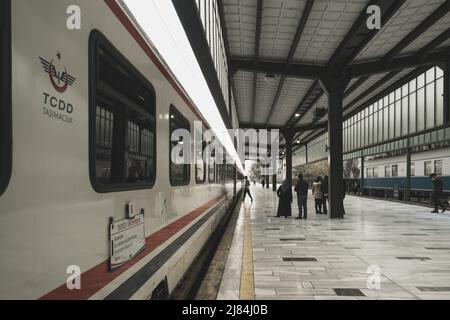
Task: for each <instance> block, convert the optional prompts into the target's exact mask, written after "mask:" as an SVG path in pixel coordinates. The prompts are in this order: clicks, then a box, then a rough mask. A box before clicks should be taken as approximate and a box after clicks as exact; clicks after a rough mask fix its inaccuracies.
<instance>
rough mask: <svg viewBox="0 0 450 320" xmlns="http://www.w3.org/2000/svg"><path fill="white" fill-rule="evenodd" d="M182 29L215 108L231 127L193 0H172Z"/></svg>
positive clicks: (227, 125)
mask: <svg viewBox="0 0 450 320" xmlns="http://www.w3.org/2000/svg"><path fill="white" fill-rule="evenodd" d="M172 3H173V6H174V7H175V9H176V11H177V14H178V17H179V19H180V21H181V24H182V25H183V28H184V31H185V32H186V35H187V37H188V39H189V42H190V44H191V47H192V50H193V51H194V53H195V57H196V58H197V61H198V64H199V65H200V68H201V70H202V73H203V75H204V77H205V80H206V83H207V84H208V87H209V90H210V91H211V94H212V96H213V98H214V101H215V102H216V105H217V108H218V110H219V112H220V115H221V117H222V119H223V122H224V123H225V126H226V127H227V128H231V127H232V124H231V119H230V115H229V114H228V106H227V104H226V102H225V97H224V96H223V92H222V87H221V85H220V82H219V79H218V77H217V72H216V67H215V65H214V61H213V59H212V57H211V50H210V48H209V44H208V39H207V38H206V35H205V30H204V28H203V23H202V21H201V19H200V17H199V13H198V10H197V4H196V2H195V0H172Z"/></svg>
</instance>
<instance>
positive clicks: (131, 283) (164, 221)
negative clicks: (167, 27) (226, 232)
mask: <svg viewBox="0 0 450 320" xmlns="http://www.w3.org/2000/svg"><path fill="white" fill-rule="evenodd" d="M72 4H74V2H73V1H69V0H58V1H55V0H39V1H33V0H14V1H11V0H2V1H1V2H0V12H1V15H2V19H1V24H2V28H1V37H2V42H1V45H2V47H1V57H2V89H1V90H2V91H1V92H2V100H1V105H0V115H1V117H0V121H1V122H0V126H1V131H0V139H1V140H0V141H1V144H0V148H1V150H0V155H1V157H0V158H1V159H2V160H1V162H0V177H1V178H0V253H1V255H2V259H1V262H0V299H148V298H151V297H152V295H153V296H155V295H157V293H158V292H160V291H165V292H166V293H170V292H171V291H172V290H173V289H174V288H175V287H176V285H177V283H178V282H179V280H180V279H181V278H182V276H183V274H184V273H185V271H186V270H187V269H188V268H189V266H190V265H191V263H192V261H193V260H194V258H195V257H196V256H197V254H198V253H199V251H200V249H201V248H202V247H203V245H204V244H205V242H206V241H207V239H208V238H209V236H210V235H211V234H212V233H213V232H214V230H215V228H216V225H217V224H218V222H219V221H220V219H221V218H222V217H223V216H224V215H225V214H226V212H227V208H228V207H229V206H230V204H231V202H232V201H233V198H234V196H235V194H236V192H235V183H236V182H235V181H236V179H235V177H236V173H235V171H234V169H233V168H230V167H229V166H228V167H224V166H222V167H217V166H212V167H211V168H209V169H208V170H205V168H204V167H196V166H194V165H192V166H176V165H173V164H171V162H170V161H169V154H170V150H171V147H172V146H173V145H172V143H171V142H170V133H171V132H172V131H173V130H174V129H177V128H187V129H190V130H191V132H192V131H193V128H194V121H195V120H203V121H204V123H205V125H207V121H205V120H204V119H202V118H201V116H200V113H199V112H198V110H197V109H196V107H195V106H194V105H193V103H192V102H191V101H190V99H189V98H188V97H187V96H186V94H185V93H184V91H183V90H182V88H181V87H180V86H179V84H178V83H177V81H176V79H174V77H173V76H172V74H171V73H170V71H169V70H167V68H166V67H165V65H164V63H163V61H162V59H161V58H160V57H159V56H158V54H157V53H156V51H155V50H154V48H152V46H151V44H150V43H149V41H147V40H146V38H145V36H144V35H143V33H142V32H141V30H140V29H139V28H138V27H137V26H136V24H135V23H133V19H132V18H131V17H130V16H129V15H128V14H127V12H126V10H125V9H124V8H123V7H122V6H121V5H120V2H117V1H115V0H94V1H92V0H89V1H87V0H84V1H76V4H78V5H79V6H80V7H81V10H82V25H81V29H80V30H69V29H68V28H67V24H66V23H67V21H66V20H67V15H66V10H67V8H68V7H69V6H71V5H72ZM206 120H207V119H206ZM131 211H133V212H134V214H138V215H141V214H143V215H142V219H141V220H139V222H140V226H141V224H143V226H144V229H145V231H143V232H145V236H144V241H145V246H143V248H141V249H142V250H141V251H140V252H136V255H135V256H130V257H129V258H130V259H129V260H130V261H125V262H124V264H123V265H122V266H120V267H118V268H115V269H114V270H112V268H111V267H112V263H111V256H112V255H114V252H111V247H112V244H111V235H110V228H111V225H112V224H113V223H114V222H117V221H125V222H126V221H127V220H126V219H127V215H130V214H131ZM133 221H134V220H133ZM121 250H131V249H130V248H127V247H124V248H122V249H121ZM116 254H117V252H116ZM78 271H80V272H81V276H80V277H78V274H77V272H78Z"/></svg>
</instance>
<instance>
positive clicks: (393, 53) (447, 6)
mask: <svg viewBox="0 0 450 320" xmlns="http://www.w3.org/2000/svg"><path fill="white" fill-rule="evenodd" d="M449 10H450V0H447V1H445V2H444V3H443V4H442V5H441V6H440V7H439V8H437V9H436V10H435V11H434V12H433V13H432V14H430V15H429V16H428V17H427V18H426V19H425V20H424V21H422V22H421V23H420V24H419V25H418V26H417V27H415V28H414V29H413V30H412V31H411V32H410V33H408V35H406V37H404V38H403V39H402V40H401V41H400V42H399V43H397V45H395V46H394V47H393V48H392V49H391V50H390V51H389V52H388V53H387V54H386V55H385V56H384V57H383V64H385V65H390V64H391V63H392V62H393V60H394V59H395V58H396V57H397V56H398V54H400V53H401V52H402V51H403V49H405V48H406V47H408V46H409V45H410V44H411V43H412V42H414V41H415V40H416V39H417V38H418V37H419V36H420V35H422V34H423V33H424V32H425V31H427V30H428V29H429V28H431V27H432V26H433V25H434V24H436V23H437V22H438V21H439V20H440V19H441V18H442V17H444V16H445V15H446V14H447V13H448V12H449Z"/></svg>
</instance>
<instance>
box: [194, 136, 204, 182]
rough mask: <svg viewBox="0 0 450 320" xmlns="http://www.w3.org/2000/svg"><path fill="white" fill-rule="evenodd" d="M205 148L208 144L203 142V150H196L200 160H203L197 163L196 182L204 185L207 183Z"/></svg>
mask: <svg viewBox="0 0 450 320" xmlns="http://www.w3.org/2000/svg"><path fill="white" fill-rule="evenodd" d="M196 134H197V133H196ZM198 147H200V146H198ZM205 148H206V142H205V141H203V142H202V145H201V150H196V152H197V153H198V154H197V156H198V157H199V158H200V157H201V159H198V160H196V163H195V182H196V183H197V184H203V183H205V182H206V163H205V160H204V154H205Z"/></svg>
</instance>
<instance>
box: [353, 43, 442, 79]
mask: <svg viewBox="0 0 450 320" xmlns="http://www.w3.org/2000/svg"><path fill="white" fill-rule="evenodd" d="M448 54H449V49H448V48H447V49H444V50H441V51H436V52H431V53H429V52H427V53H425V52H421V53H420V57H422V58H420V57H419V54H415V55H412V56H404V57H399V58H395V59H393V60H392V61H391V63H390V64H388V65H387V64H386V63H385V62H384V61H385V60H384V59H381V60H377V61H371V62H362V63H355V64H353V65H351V66H350V68H349V71H350V74H351V76H352V77H360V76H372V75H374V74H377V73H384V72H391V71H397V70H403V69H406V68H411V67H420V66H431V65H434V64H437V63H441V62H444V61H446V59H448Z"/></svg>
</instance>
